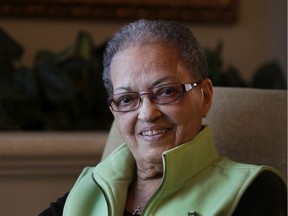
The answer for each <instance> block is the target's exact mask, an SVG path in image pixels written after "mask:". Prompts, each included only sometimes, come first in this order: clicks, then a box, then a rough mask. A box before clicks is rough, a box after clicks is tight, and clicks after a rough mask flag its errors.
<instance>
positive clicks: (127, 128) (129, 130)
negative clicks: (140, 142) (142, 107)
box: [114, 113, 135, 142]
mask: <svg viewBox="0 0 288 216" xmlns="http://www.w3.org/2000/svg"><path fill="white" fill-rule="evenodd" d="M114 119H115V121H116V124H117V126H118V129H119V131H120V133H121V135H122V136H123V138H124V139H125V141H126V142H127V141H128V140H127V139H129V140H130V139H131V137H132V135H134V128H135V118H134V117H133V116H130V115H129V114H127V115H125V114H123V113H122V114H119V113H114ZM130 141H131V140H130Z"/></svg>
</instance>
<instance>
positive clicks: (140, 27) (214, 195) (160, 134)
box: [43, 20, 286, 216]
mask: <svg viewBox="0 0 288 216" xmlns="http://www.w3.org/2000/svg"><path fill="white" fill-rule="evenodd" d="M103 79H104V84H105V87H106V89H107V92H108V94H109V98H108V104H109V107H110V110H111V112H112V113H113V115H114V117H115V121H116V123H117V126H118V128H119V131H120V133H121V135H122V136H123V138H124V140H125V144H123V145H121V146H120V147H118V148H117V149H116V150H115V151H114V152H113V153H112V154H111V155H110V156H109V157H108V158H107V159H105V160H104V161H103V162H101V163H100V164H98V165H97V166H96V167H95V168H86V169H85V170H84V171H83V173H82V174H81V175H80V177H79V178H78V180H77V182H76V183H75V185H74V187H73V188H72V190H71V191H70V193H69V195H68V197H67V199H66V197H64V198H62V200H60V201H58V206H57V204H54V207H50V209H48V210H46V213H47V214H46V215H49V214H48V211H50V212H52V210H51V208H52V209H53V208H54V211H55V212H56V211H59V215H61V214H62V207H61V204H59V203H62V204H63V205H64V203H65V205H64V211H63V215H67V216H74V215H75V216H85V215H99V216H106V215H109V216H128V215H156V216H162V215H163V216H167V215H169V216H170V215H171V216H181V215H183V216H184V215H200V216H207V215H220V216H227V215H286V208H285V206H286V201H285V197H286V185H285V183H284V181H283V180H282V178H281V177H280V176H279V173H278V172H277V171H276V170H274V169H273V168H269V167H265V166H254V165H247V164H239V163H235V162H232V161H230V160H229V159H227V158H223V157H220V156H219V155H218V154H217V151H216V150H215V147H214V143H213V137H212V134H211V131H210V129H209V127H208V126H203V125H202V118H205V116H206V115H207V113H208V111H209V109H210V106H211V100H212V95H213V86H212V83H211V81H210V80H209V78H208V68H207V62H206V59H205V55H204V53H203V50H202V49H201V47H200V45H199V43H198V42H197V40H196V39H195V38H194V36H193V34H192V33H191V31H190V30H189V29H187V28H185V27H183V26H180V25H178V24H176V23H172V22H165V21H147V20H140V21H137V22H134V23H131V24H129V25H127V26H125V27H124V28H123V29H121V31H120V32H118V33H116V34H115V35H114V37H113V38H112V40H111V41H110V42H109V44H108V46H107V48H106V51H105V55H104V73H103ZM65 199H66V200H65ZM59 206H60V207H59ZM55 209H56V210H55ZM43 215H45V214H44V213H43ZM50 215H53V214H50ZM55 215H57V214H56V213H55Z"/></svg>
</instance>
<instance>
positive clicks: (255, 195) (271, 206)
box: [233, 169, 287, 216]
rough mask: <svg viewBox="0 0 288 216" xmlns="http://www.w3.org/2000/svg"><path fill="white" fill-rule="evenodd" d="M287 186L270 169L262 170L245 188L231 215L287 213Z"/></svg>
mask: <svg viewBox="0 0 288 216" xmlns="http://www.w3.org/2000/svg"><path fill="white" fill-rule="evenodd" d="M286 195H287V186H286V183H285V181H284V180H283V179H282V178H281V177H280V176H279V175H278V174H277V173H276V172H273V171H272V170H270V169H267V170H263V171H262V172H261V173H260V174H259V175H258V176H257V177H256V178H255V179H254V181H253V182H252V183H251V185H250V186H249V187H248V188H247V189H246V191H245V193H244V194H243V196H242V197H241V199H240V201H239V204H238V206H237V208H236V210H235V212H234V214H233V216H238V215H239V216H240V215H287V205H286V203H287V197H286Z"/></svg>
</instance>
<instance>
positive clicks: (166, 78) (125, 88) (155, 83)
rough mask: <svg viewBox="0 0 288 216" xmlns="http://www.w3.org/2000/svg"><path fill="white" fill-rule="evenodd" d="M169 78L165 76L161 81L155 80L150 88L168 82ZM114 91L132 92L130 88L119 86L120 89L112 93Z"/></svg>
mask: <svg viewBox="0 0 288 216" xmlns="http://www.w3.org/2000/svg"><path fill="white" fill-rule="evenodd" d="M170 78H171V76H166V77H163V78H161V79H159V80H156V81H154V82H152V85H151V86H152V87H151V88H153V87H155V86H157V85H159V84H160V83H162V82H163V81H165V80H168V79H170ZM116 90H125V91H127V92H133V90H132V89H131V88H130V87H125V86H120V87H118V88H116V89H114V91H116Z"/></svg>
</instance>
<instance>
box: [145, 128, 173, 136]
mask: <svg viewBox="0 0 288 216" xmlns="http://www.w3.org/2000/svg"><path fill="white" fill-rule="evenodd" d="M168 131H169V129H161V130H147V131H143V132H141V133H140V135H141V136H156V135H159V134H165V133H167V132H168Z"/></svg>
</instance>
